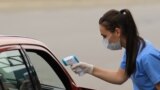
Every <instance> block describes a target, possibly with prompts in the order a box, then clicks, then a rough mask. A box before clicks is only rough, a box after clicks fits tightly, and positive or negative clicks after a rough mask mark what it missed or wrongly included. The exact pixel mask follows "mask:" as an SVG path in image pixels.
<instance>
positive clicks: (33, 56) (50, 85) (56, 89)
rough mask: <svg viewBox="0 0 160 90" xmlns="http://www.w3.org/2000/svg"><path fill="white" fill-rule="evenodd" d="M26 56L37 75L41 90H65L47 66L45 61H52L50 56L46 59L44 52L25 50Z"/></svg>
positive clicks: (57, 77) (60, 81)
mask: <svg viewBox="0 0 160 90" xmlns="http://www.w3.org/2000/svg"><path fill="white" fill-rule="evenodd" d="M26 54H27V56H28V58H29V59H30V62H31V63H32V65H33V67H34V69H35V71H36V73H37V76H38V79H39V81H40V83H41V88H42V90H66V88H65V86H64V84H63V82H62V80H61V79H60V77H59V76H58V75H57V74H56V72H55V71H54V69H52V67H51V66H50V65H49V64H48V62H47V61H48V60H53V59H51V58H49V57H50V56H48V57H47V55H48V54H47V53H46V52H44V51H40V50H32V49H26ZM55 66H57V65H55ZM55 69H56V68H55Z"/></svg>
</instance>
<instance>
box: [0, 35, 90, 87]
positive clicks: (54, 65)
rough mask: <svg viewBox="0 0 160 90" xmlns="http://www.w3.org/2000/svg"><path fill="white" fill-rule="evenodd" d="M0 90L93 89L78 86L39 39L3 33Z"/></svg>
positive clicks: (0, 43) (0, 49)
mask: <svg viewBox="0 0 160 90" xmlns="http://www.w3.org/2000/svg"><path fill="white" fill-rule="evenodd" d="M0 90H93V89H87V88H82V87H77V86H76V84H75V82H74V81H73V79H72V78H71V76H70V75H69V74H68V72H67V71H66V70H65V68H64V67H63V65H62V64H61V63H60V62H59V61H58V59H57V58H56V57H55V56H54V54H53V53H52V52H51V51H50V50H49V49H48V48H47V46H46V45H45V44H43V43H42V42H40V41H37V40H34V39H31V38H26V37H19V36H0Z"/></svg>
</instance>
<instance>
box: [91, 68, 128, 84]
mask: <svg viewBox="0 0 160 90" xmlns="http://www.w3.org/2000/svg"><path fill="white" fill-rule="evenodd" d="M92 75H93V76H95V77H97V78H100V79H102V80H104V81H107V82H109V83H112V84H122V83H124V82H125V81H126V80H127V79H128V78H127V77H126V74H125V71H124V70H122V69H119V70H118V71H112V70H106V69H103V68H100V67H96V66H95V67H94V69H93V73H92Z"/></svg>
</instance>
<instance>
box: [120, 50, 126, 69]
mask: <svg viewBox="0 0 160 90" xmlns="http://www.w3.org/2000/svg"><path fill="white" fill-rule="evenodd" d="M120 68H121V69H125V68H126V52H124V54H123V57H122V60H121V64H120Z"/></svg>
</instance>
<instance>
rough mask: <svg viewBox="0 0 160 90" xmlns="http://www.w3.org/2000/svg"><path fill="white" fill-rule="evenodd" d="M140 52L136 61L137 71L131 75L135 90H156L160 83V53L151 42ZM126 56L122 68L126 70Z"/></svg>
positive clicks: (147, 42)
mask: <svg viewBox="0 0 160 90" xmlns="http://www.w3.org/2000/svg"><path fill="white" fill-rule="evenodd" d="M145 43H146V46H145V47H144V48H143V50H142V51H139V53H138V56H137V59H136V70H135V72H134V73H133V74H132V75H131V77H130V78H131V79H132V82H133V88H134V90H156V87H155V85H156V84H158V83H160V51H159V50H157V49H156V48H155V47H154V46H153V45H152V44H151V42H149V41H145ZM125 67H126V54H125V53H124V55H123V58H122V62H121V65H120V68H122V69H124V70H125Z"/></svg>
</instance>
